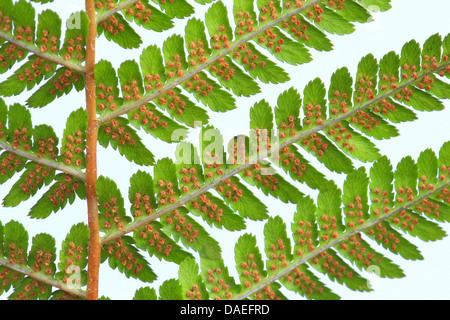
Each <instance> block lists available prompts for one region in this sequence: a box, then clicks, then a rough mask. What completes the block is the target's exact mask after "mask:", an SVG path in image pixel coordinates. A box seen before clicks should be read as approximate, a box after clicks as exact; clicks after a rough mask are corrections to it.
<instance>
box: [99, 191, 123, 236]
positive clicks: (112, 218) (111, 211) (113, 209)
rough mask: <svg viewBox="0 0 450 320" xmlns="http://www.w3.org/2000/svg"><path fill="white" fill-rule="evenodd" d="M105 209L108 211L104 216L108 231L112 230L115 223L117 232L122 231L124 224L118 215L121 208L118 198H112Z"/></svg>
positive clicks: (104, 206)
mask: <svg viewBox="0 0 450 320" xmlns="http://www.w3.org/2000/svg"><path fill="white" fill-rule="evenodd" d="M103 208H104V209H105V210H106V212H105V214H104V216H105V218H106V221H105V222H104V223H103V226H104V227H105V228H106V229H111V223H113V224H114V225H115V226H116V228H117V230H122V229H123V227H124V224H123V222H122V221H120V219H121V218H122V217H121V216H120V215H119V214H117V213H118V211H119V207H118V206H117V198H115V197H112V198H111V199H110V200H109V201H108V202H105V203H104V204H103Z"/></svg>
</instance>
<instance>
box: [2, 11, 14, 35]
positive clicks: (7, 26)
mask: <svg viewBox="0 0 450 320" xmlns="http://www.w3.org/2000/svg"><path fill="white" fill-rule="evenodd" d="M11 27H12V21H11V18H10V17H9V16H3V11H0V28H1V29H2V30H3V32H5V33H7V32H9V31H10V30H11Z"/></svg>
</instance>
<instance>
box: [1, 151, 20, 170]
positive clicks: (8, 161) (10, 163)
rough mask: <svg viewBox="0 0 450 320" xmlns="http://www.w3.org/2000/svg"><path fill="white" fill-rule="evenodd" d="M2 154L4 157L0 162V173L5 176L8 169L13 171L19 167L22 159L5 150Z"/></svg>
mask: <svg viewBox="0 0 450 320" xmlns="http://www.w3.org/2000/svg"><path fill="white" fill-rule="evenodd" d="M4 155H5V156H6V157H5V158H4V159H3V161H2V162H1V163H0V175H2V176H5V175H6V174H7V173H8V171H9V172H12V171H14V169H15V168H19V167H20V165H21V164H22V159H21V158H20V157H17V156H16V155H14V154H12V153H7V152H5V153H4Z"/></svg>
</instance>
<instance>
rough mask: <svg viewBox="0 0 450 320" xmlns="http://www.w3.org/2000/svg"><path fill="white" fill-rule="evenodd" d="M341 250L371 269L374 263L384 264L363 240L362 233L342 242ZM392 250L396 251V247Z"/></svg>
mask: <svg viewBox="0 0 450 320" xmlns="http://www.w3.org/2000/svg"><path fill="white" fill-rule="evenodd" d="M341 248H342V249H343V250H345V251H347V252H348V253H349V254H350V255H351V256H353V257H355V258H356V260H358V261H362V262H364V265H365V266H366V267H369V266H370V265H371V264H372V262H374V261H375V262H377V263H381V262H382V260H381V258H377V254H376V252H375V251H374V250H373V249H372V248H370V246H369V245H368V244H367V243H366V242H365V241H364V240H362V237H361V234H360V233H358V234H357V235H356V236H351V237H350V238H349V239H347V240H345V241H344V242H342V244H341ZM392 250H395V245H393V246H392Z"/></svg>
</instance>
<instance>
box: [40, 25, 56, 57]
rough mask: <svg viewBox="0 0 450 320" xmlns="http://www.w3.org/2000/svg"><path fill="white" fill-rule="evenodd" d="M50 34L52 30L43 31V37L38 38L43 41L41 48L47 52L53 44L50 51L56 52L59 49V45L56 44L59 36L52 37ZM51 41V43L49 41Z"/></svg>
mask: <svg viewBox="0 0 450 320" xmlns="http://www.w3.org/2000/svg"><path fill="white" fill-rule="evenodd" d="M49 36H50V32H49V31H48V30H43V31H42V38H40V39H38V40H40V42H41V43H42V44H41V46H40V47H39V50H41V52H47V51H48V45H51V47H50V51H51V52H53V53H56V51H57V50H58V47H57V46H56V43H57V42H58V38H57V37H55V36H52V37H51V38H50V39H49V38H48V37H49ZM49 41H50V43H49Z"/></svg>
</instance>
